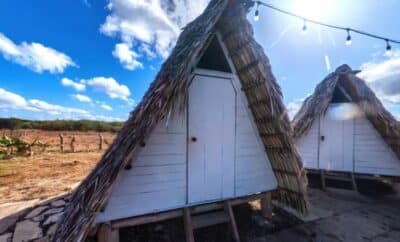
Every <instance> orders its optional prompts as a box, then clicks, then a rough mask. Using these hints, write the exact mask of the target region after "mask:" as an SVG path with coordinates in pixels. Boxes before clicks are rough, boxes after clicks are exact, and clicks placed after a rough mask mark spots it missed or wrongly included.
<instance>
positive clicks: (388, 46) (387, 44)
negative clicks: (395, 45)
mask: <svg viewBox="0 0 400 242" xmlns="http://www.w3.org/2000/svg"><path fill="white" fill-rule="evenodd" d="M391 51H392V46H390V43H389V40H388V39H386V52H385V53H386V55H389V54H390V53H391Z"/></svg>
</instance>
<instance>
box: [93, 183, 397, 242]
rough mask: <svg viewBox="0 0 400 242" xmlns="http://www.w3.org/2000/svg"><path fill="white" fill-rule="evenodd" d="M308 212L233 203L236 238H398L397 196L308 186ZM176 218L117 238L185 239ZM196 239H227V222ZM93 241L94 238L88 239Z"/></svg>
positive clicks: (384, 241) (385, 241) (263, 241)
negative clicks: (266, 211)
mask: <svg viewBox="0 0 400 242" xmlns="http://www.w3.org/2000/svg"><path fill="white" fill-rule="evenodd" d="M308 195H309V201H310V214H309V215H308V216H306V217H303V218H301V219H302V220H301V219H299V218H297V217H294V216H292V215H290V214H289V213H286V212H284V210H281V209H277V208H275V209H274V216H273V219H272V220H265V219H264V218H262V217H261V216H260V212H259V211H258V210H257V209H256V207H257V206H253V204H243V205H239V206H236V207H234V213H235V218H236V221H237V225H238V229H239V234H240V238H241V241H242V242H243V241H249V242H250V241H251V242H293V241H296V242H398V241H400V240H399V238H400V219H399V217H400V198H396V197H394V196H393V195H389V196H374V197H371V196H365V195H362V194H360V193H356V192H354V191H351V190H344V189H336V188H330V189H328V191H326V192H323V191H321V190H319V189H315V188H310V189H309V190H308ZM183 228H184V225H183V221H182V219H181V218H177V219H174V220H169V221H164V222H159V223H154V224H149V225H142V226H137V227H134V228H126V229H123V230H121V231H120V236H121V241H122V242H139V241H147V242H156V241H157V242H158V241H166V242H177V241H182V242H184V241H185V235H184V230H183ZM195 239H196V241H202V242H230V241H232V239H231V236H230V233H229V229H228V226H227V225H218V226H213V227H209V228H204V229H200V230H196V231H195ZM93 241H94V240H93Z"/></svg>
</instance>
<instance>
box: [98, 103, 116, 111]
mask: <svg viewBox="0 0 400 242" xmlns="http://www.w3.org/2000/svg"><path fill="white" fill-rule="evenodd" d="M100 107H101V108H102V109H104V110H107V111H112V110H113V109H112V107H111V106H110V105H107V104H105V103H103V104H101V105H100Z"/></svg>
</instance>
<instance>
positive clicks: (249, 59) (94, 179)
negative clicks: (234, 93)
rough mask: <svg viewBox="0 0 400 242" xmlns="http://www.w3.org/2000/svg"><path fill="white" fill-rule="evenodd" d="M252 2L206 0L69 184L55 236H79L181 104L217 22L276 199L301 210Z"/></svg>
mask: <svg viewBox="0 0 400 242" xmlns="http://www.w3.org/2000/svg"><path fill="white" fill-rule="evenodd" d="M243 2H246V3H243ZM250 4H252V3H251V2H250V1H243V0H242V1H239V0H211V2H210V3H209V5H208V7H207V8H206V10H205V11H204V12H203V14H202V15H200V16H199V17H198V18H197V19H195V20H194V21H193V22H191V23H189V24H188V25H187V26H186V27H185V28H184V30H183V32H182V34H181V35H180V37H179V39H178V41H177V44H176V46H175V48H174V49H173V51H172V53H171V55H170V56H169V58H168V59H167V60H166V61H165V63H164V64H163V66H162V68H161V70H160V71H159V73H158V74H157V76H156V79H155V80H154V82H153V83H152V84H151V86H150V88H149V90H148V91H147V93H146V94H145V96H144V97H143V99H142V101H141V102H140V103H139V105H138V106H137V107H136V109H135V110H134V111H133V112H132V113H131V116H130V118H129V119H128V121H126V123H125V125H124V127H123V128H122V130H121V131H120V133H119V134H118V136H117V138H116V139H115V141H114V143H113V144H112V145H111V146H110V148H109V149H108V151H107V152H106V153H105V154H104V156H103V158H102V159H101V160H100V162H99V163H98V165H97V166H96V167H95V168H94V170H93V171H92V172H91V173H90V174H89V176H88V177H87V178H86V179H84V181H83V182H82V183H81V185H80V186H79V187H78V188H77V190H76V191H75V193H74V195H73V197H72V201H71V202H70V203H69V205H68V207H67V208H66V211H65V214H64V215H65V216H64V217H63V219H62V220H61V222H60V225H59V227H58V229H57V232H56V235H55V236H54V238H53V241H58V242H65V241H81V240H82V239H83V238H85V236H86V234H87V232H88V230H89V227H90V226H91V224H92V222H93V220H94V218H95V217H96V215H97V214H98V213H99V212H100V210H101V209H102V208H103V207H104V206H105V203H106V201H107V199H108V198H109V196H110V193H111V191H112V184H114V182H115V181H116V180H117V178H118V177H119V176H120V174H121V171H122V170H123V168H124V167H125V166H126V165H127V163H128V162H129V161H130V160H131V158H132V154H133V153H134V152H135V149H136V148H137V147H138V146H139V144H140V143H141V142H143V140H144V139H145V138H146V137H147V136H148V135H149V133H150V132H151V131H152V129H153V128H154V127H155V125H156V124H157V123H158V122H159V121H160V120H162V118H164V117H168V116H169V114H170V113H175V112H176V111H177V110H180V111H182V110H183V109H184V107H185V106H186V103H185V102H186V100H187V98H186V97H187V93H188V87H189V84H190V83H189V82H190V78H189V77H190V75H191V73H192V70H193V67H194V66H193V60H195V59H196V58H198V55H199V54H200V53H201V52H202V50H203V49H204V48H205V46H206V44H207V43H208V41H210V39H211V37H212V36H213V34H214V33H215V31H216V30H217V29H218V31H219V32H220V33H221V35H222V38H223V41H224V43H225V45H226V47H227V49H228V52H229V55H230V57H231V59H232V61H233V63H234V66H235V68H236V70H237V75H238V77H239V79H240V81H241V84H242V86H243V91H244V92H245V93H246V96H247V98H248V101H249V105H250V108H251V110H252V113H253V116H254V118H255V120H256V123H257V127H258V130H259V133H260V136H261V137H262V140H263V142H264V146H265V149H266V152H267V154H268V157H269V159H270V161H271V164H272V167H273V169H274V172H275V175H276V178H277V180H278V184H279V188H280V189H279V192H278V193H277V194H278V196H279V199H280V201H281V202H283V203H285V204H287V205H290V206H292V207H293V208H295V209H297V210H298V211H300V212H306V211H307V205H306V199H305V185H304V183H303V178H304V176H303V173H302V167H301V160H300V156H299V154H298V152H297V151H296V149H295V146H294V143H293V142H292V138H291V133H290V131H291V126H290V122H289V118H288V116H287V112H286V109H285V106H284V105H283V102H282V95H281V91H280V87H279V86H278V84H277V83H276V80H275V78H274V76H273V75H272V72H271V66H270V64H269V61H268V58H267V57H266V56H265V54H264V52H263V49H262V47H261V46H260V45H259V44H257V43H256V41H255V40H254V38H253V30H252V28H251V26H250V24H249V22H248V21H247V19H246V12H247V10H248V7H249V5H250ZM304 179H305V178H304Z"/></svg>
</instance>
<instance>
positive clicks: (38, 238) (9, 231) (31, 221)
mask: <svg viewBox="0 0 400 242" xmlns="http://www.w3.org/2000/svg"><path fill="white" fill-rule="evenodd" d="M69 199H70V194H63V195H60V196H58V197H55V198H52V199H49V200H46V201H44V202H42V203H39V204H37V205H35V206H33V207H30V208H26V209H24V210H22V211H20V212H17V213H15V214H12V215H10V216H7V217H5V218H2V219H0V242H47V241H49V238H50V236H51V235H52V234H54V232H55V230H56V228H57V221H58V220H59V219H60V217H61V215H62V214H63V212H64V208H65V205H66V203H68V201H69Z"/></svg>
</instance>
